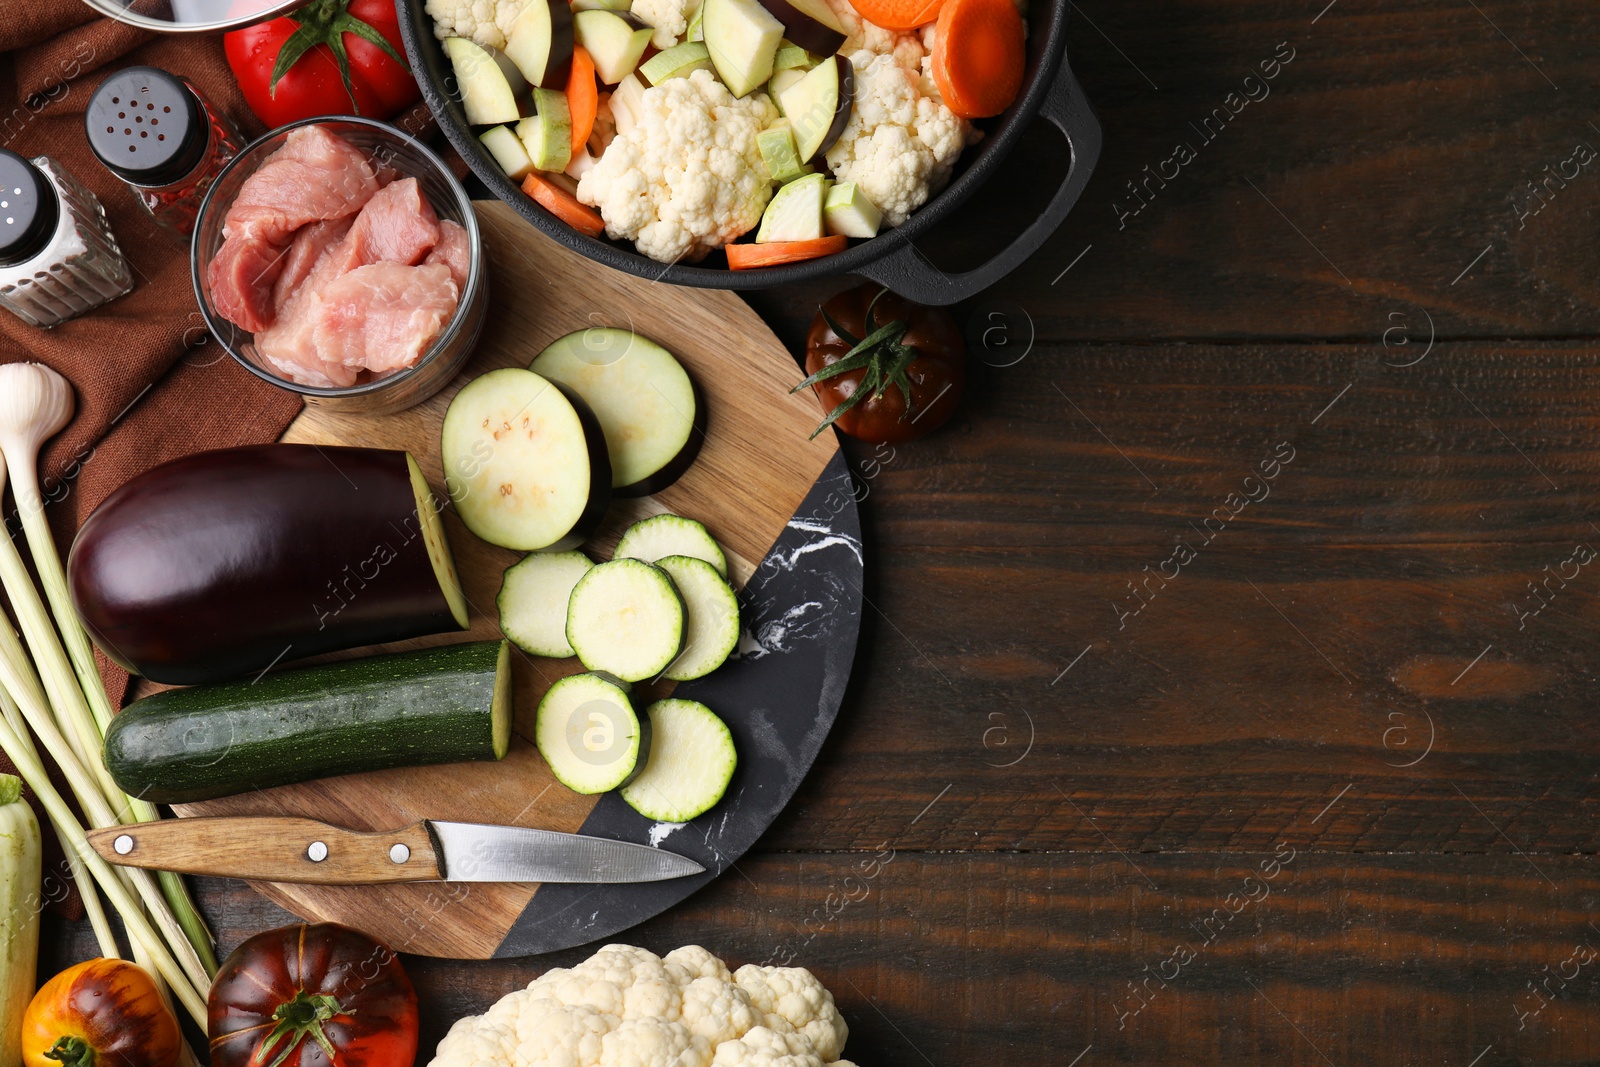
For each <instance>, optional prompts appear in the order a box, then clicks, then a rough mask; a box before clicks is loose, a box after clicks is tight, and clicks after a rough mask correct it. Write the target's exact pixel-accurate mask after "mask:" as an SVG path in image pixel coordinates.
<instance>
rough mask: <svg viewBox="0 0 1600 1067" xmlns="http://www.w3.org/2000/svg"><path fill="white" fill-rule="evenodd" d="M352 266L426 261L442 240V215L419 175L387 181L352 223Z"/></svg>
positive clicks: (350, 238) (410, 263) (413, 263)
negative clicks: (419, 182)
mask: <svg viewBox="0 0 1600 1067" xmlns="http://www.w3.org/2000/svg"><path fill="white" fill-rule="evenodd" d="M348 240H349V243H350V246H351V254H352V258H353V260H354V261H355V262H353V263H352V266H361V265H364V264H367V263H404V264H405V265H406V266H408V267H409V266H414V265H416V264H418V263H421V262H422V259H423V257H424V256H426V255H427V254H428V250H429V249H430V248H432V247H433V246H434V245H436V244H438V242H439V217H438V216H437V215H435V214H434V213H433V205H432V204H430V203H428V201H427V199H426V198H425V197H423V195H422V190H421V188H419V187H418V185H417V179H415V178H405V179H402V180H400V181H397V182H394V183H392V184H390V185H386V186H384V187H383V189H381V190H380V191H379V192H378V193H377V194H375V195H374V196H373V197H372V199H370V200H368V201H367V202H366V204H365V205H363V206H362V208H361V214H359V215H357V216H356V221H355V225H353V226H351V227H350V236H349V239H348Z"/></svg>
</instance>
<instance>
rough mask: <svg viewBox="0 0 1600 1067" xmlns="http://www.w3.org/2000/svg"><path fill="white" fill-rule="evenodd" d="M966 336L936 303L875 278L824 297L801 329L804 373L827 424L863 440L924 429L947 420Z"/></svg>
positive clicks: (955, 400)
mask: <svg viewBox="0 0 1600 1067" xmlns="http://www.w3.org/2000/svg"><path fill="white" fill-rule="evenodd" d="M966 356H967V346H966V342H965V341H964V340H963V339H962V337H961V329H960V327H958V326H957V325H956V320H955V318H954V317H952V316H951V314H950V313H949V312H948V311H946V310H945V309H944V308H936V307H923V306H922V305H920V304H913V303H912V302H911V301H909V300H906V299H904V298H903V297H900V296H897V295H895V294H894V293H891V292H890V291H889V290H887V289H883V288H880V287H879V286H876V285H861V286H857V287H856V288H854V289H847V290H845V291H844V292H842V293H839V294H838V295H837V296H834V297H831V298H829V299H828V300H827V301H826V302H825V303H824V304H823V305H822V307H821V308H820V309H818V311H817V317H816V318H815V319H813V320H812V322H811V333H810V334H809V335H808V336H807V337H806V373H807V374H808V375H810V377H808V378H807V379H806V380H805V381H803V382H801V383H800V384H799V385H797V386H795V390H796V391H798V390H800V389H804V388H805V387H806V386H808V385H809V386H811V387H812V388H813V389H815V390H816V393H817V398H818V399H819V400H821V401H822V406H823V408H824V409H825V410H826V411H827V412H828V417H827V418H826V419H825V420H824V421H823V423H822V425H821V426H818V427H817V430H816V433H813V434H812V435H811V436H812V437H815V436H816V435H817V434H818V433H821V432H822V431H823V430H825V429H827V428H828V427H829V426H831V425H835V424H837V425H838V427H839V429H841V430H843V431H844V432H845V433H847V434H849V435H850V436H851V437H859V438H860V439H861V440H863V441H876V442H885V443H893V442H896V441H910V440H912V439H913V438H917V437H924V436H926V435H927V434H929V433H932V432H933V431H934V430H936V429H938V428H939V427H940V426H943V425H944V424H945V423H946V422H948V421H950V416H952V415H954V414H955V412H956V407H957V405H958V404H959V403H960V401H961V389H962V386H963V385H965V384H966V377H967V371H966Z"/></svg>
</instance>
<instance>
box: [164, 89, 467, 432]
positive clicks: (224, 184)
mask: <svg viewBox="0 0 1600 1067" xmlns="http://www.w3.org/2000/svg"><path fill="white" fill-rule="evenodd" d="M301 126H326V127H327V128H328V131H329V132H330V133H336V134H338V135H339V136H340V137H343V138H344V139H345V140H347V141H349V142H350V143H351V144H353V145H355V146H356V147H357V148H360V149H361V150H362V151H364V152H366V153H367V154H368V156H369V157H370V158H371V160H372V162H373V165H374V166H375V167H376V166H383V167H388V168H390V169H392V170H394V171H397V172H398V173H399V174H400V175H401V176H402V177H406V178H416V179H417V183H418V184H419V185H420V186H421V189H422V194H423V195H424V196H426V197H427V198H428V201H429V202H430V203H431V204H432V205H433V209H434V211H435V212H436V213H437V214H438V216H439V218H441V219H449V220H450V221H451V222H454V223H457V224H458V225H460V226H461V227H463V228H464V229H465V230H466V231H467V247H468V249H469V252H470V256H469V265H468V270H467V284H466V289H465V291H464V292H463V293H462V294H461V302H460V304H458V305H457V307H456V313H455V315H454V316H453V317H452V318H451V319H450V321H449V322H448V323H446V324H445V327H444V330H443V331H442V332H441V333H440V334H439V336H438V338H437V339H435V340H434V342H433V345H432V347H430V348H429V349H428V350H427V351H426V352H424V353H423V354H422V358H421V359H419V360H417V362H416V363H415V364H413V365H412V366H410V367H407V368H406V369H405V370H401V371H396V372H395V373H393V374H389V375H386V376H384V377H382V378H375V379H373V380H371V381H367V382H360V383H357V384H356V385H352V386H348V387H346V388H325V387H319V386H314V385H301V384H300V383H298V382H293V381H290V380H289V379H288V378H285V377H283V376H282V375H281V374H279V373H278V372H277V371H276V370H274V369H273V368H272V366H271V365H270V364H269V363H267V362H266V361H265V360H264V359H262V358H261V356H260V355H259V354H258V353H257V352H256V346H255V335H254V334H252V333H251V332H250V331H248V330H244V329H241V328H239V327H238V326H235V325H234V324H233V323H231V322H229V321H228V320H227V319H225V318H223V317H222V316H221V315H219V314H218V313H217V311H216V309H215V308H214V307H213V306H212V303H211V286H210V282H209V281H208V279H207V270H206V267H207V265H208V264H210V262H211V260H212V257H214V256H215V255H216V254H217V249H218V248H220V247H222V224H223V220H224V219H225V218H226V216H227V214H228V208H229V207H230V206H231V205H232V204H233V201H234V198H235V197H237V196H238V195H239V188H240V187H241V186H242V185H243V184H244V182H245V179H247V178H249V177H250V175H252V174H254V173H255V172H256V169H257V168H259V167H260V166H261V164H262V163H263V162H265V161H266V158H267V157H268V156H270V155H272V153H274V152H276V151H277V150H278V149H279V148H281V147H282V146H283V143H284V142H285V141H286V140H287V139H288V137H289V133H290V131H292V130H295V129H297V128H299V127H301ZM189 271H190V275H191V276H192V278H193V280H194V293H195V298H196V299H197V300H198V301H199V302H200V313H201V315H202V316H204V318H205V323H206V326H207V328H208V329H210V331H211V334H212V336H213V337H215V338H216V339H217V340H218V341H219V342H220V343H221V344H222V347H223V348H225V349H227V351H228V354H229V355H231V356H232V357H233V358H234V359H236V360H238V361H239V363H240V364H242V365H243V366H244V368H245V369H246V370H248V371H249V372H250V373H252V374H254V375H255V376H256V377H258V378H261V379H263V380H264V381H268V382H271V383H272V384H273V385H276V386H278V387H279V388H280V389H287V390H289V391H290V392H292V393H298V394H299V395H301V396H303V397H305V401H306V403H307V404H313V405H316V406H318V407H323V408H327V409H330V410H336V411H351V412H360V413H362V414H368V415H384V414H389V413H391V412H395V411H403V410H404V409H406V408H409V407H412V406H413V405H416V404H420V403H421V402H422V401H424V400H426V399H428V398H429V397H430V396H432V395H434V394H435V393H437V392H438V391H439V390H440V389H443V388H444V387H445V386H446V385H447V384H449V382H450V380H451V379H453V378H454V377H455V376H456V373H457V372H458V371H460V370H461V367H462V365H463V364H464V363H466V361H467V356H468V355H470V354H471V352H472V347H473V345H474V344H476V343H477V340H478V335H479V333H480V332H482V330H483V320H484V317H485V312H486V311H487V310H488V305H489V279H488V274H487V271H486V269H485V265H484V256H483V240H482V237H481V236H480V235H479V233H478V218H477V216H476V215H475V214H474V213H473V211H472V201H471V200H470V199H468V197H467V193H466V190H465V189H463V188H462V187H461V183H460V182H458V181H456V178H455V175H453V174H451V173H450V170H449V168H447V167H446V166H445V165H444V161H443V160H441V159H440V158H439V157H438V156H437V155H435V154H434V153H433V151H432V150H431V149H430V148H428V147H427V146H426V145H424V144H423V143H422V142H420V141H418V140H417V139H416V138H414V137H410V136H408V135H406V134H404V133H402V132H400V131H399V130H397V129H395V128H394V127H393V126H390V125H388V124H387V123H383V122H376V121H373V120H372V119H363V118H355V117H352V116H339V117H332V118H314V119H306V120H303V121H301V122H292V123H290V124H289V125H287V126H280V127H278V128H277V129H276V130H273V131H272V132H271V133H268V134H266V135H265V136H263V137H262V138H260V139H259V140H257V141H254V142H252V143H251V144H250V145H248V146H246V148H245V149H244V151H242V152H240V153H239V154H238V155H237V156H235V157H234V158H233V160H232V161H230V162H229V163H228V165H227V166H225V167H224V168H223V169H222V171H221V173H219V174H218V175H217V178H216V181H214V182H213V183H212V184H211V188H210V190H209V191H208V192H207V193H206V198H205V200H204V202H203V203H202V204H201V205H200V216H199V220H198V221H197V223H196V225H195V230H194V240H193V242H192V243H191V244H190V246H189Z"/></svg>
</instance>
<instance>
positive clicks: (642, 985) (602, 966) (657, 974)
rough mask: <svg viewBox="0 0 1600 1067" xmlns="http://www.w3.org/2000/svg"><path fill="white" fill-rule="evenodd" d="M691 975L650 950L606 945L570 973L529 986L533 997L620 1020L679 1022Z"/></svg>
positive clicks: (551, 975) (550, 975)
mask: <svg viewBox="0 0 1600 1067" xmlns="http://www.w3.org/2000/svg"><path fill="white" fill-rule="evenodd" d="M687 984H688V979H687V976H686V975H685V974H684V972H683V969H682V968H681V967H676V966H669V965H667V964H665V963H663V962H662V960H661V957H660V956H657V955H656V954H655V953H654V952H650V951H649V950H647V949H642V948H634V947H633V946H631V945H607V946H606V947H605V948H603V949H601V950H600V951H599V952H596V953H595V954H594V955H593V956H590V957H589V958H588V959H587V960H585V961H584V962H583V963H580V964H579V965H578V966H576V967H573V968H571V969H570V970H561V969H557V970H553V971H551V972H550V973H548V974H546V975H544V976H543V977H541V978H539V979H538V980H536V981H535V982H533V984H531V985H530V986H528V990H527V991H528V993H529V994H530V995H534V996H539V997H542V998H548V999H550V1000H552V1001H555V1002H556V1003H558V1004H563V1005H567V1006H570V1007H587V1008H592V1009H594V1010H595V1011H598V1012H600V1013H602V1014H605V1015H610V1016H613V1017H615V1018H618V1019H632V1018H641V1017H644V1016H660V1017H662V1018H669V1019H676V1018H677V1017H678V1013H679V1010H680V1007H681V1004H682V1000H683V989H682V987H683V986H684V985H687Z"/></svg>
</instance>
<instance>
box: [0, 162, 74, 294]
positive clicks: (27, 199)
mask: <svg viewBox="0 0 1600 1067" xmlns="http://www.w3.org/2000/svg"><path fill="white" fill-rule="evenodd" d="M60 218H61V205H60V203H59V201H58V199H57V197H56V188H55V186H54V185H51V184H50V179H49V178H47V177H45V175H44V172H43V171H41V170H40V169H39V168H38V167H36V166H34V165H33V164H32V163H30V162H28V161H27V160H26V159H24V158H22V157H21V156H19V155H17V154H16V153H15V152H13V151H11V150H10V149H7V148H0V265H4V266H7V267H9V266H13V265H15V264H17V263H26V262H27V261H28V260H30V259H32V258H33V257H34V256H36V255H38V254H39V253H40V252H42V251H44V247H45V245H47V244H49V243H50V238H51V236H52V235H54V233H55V232H56V223H57V222H58V221H59V220H60Z"/></svg>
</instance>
